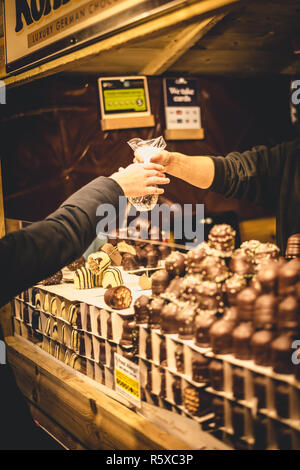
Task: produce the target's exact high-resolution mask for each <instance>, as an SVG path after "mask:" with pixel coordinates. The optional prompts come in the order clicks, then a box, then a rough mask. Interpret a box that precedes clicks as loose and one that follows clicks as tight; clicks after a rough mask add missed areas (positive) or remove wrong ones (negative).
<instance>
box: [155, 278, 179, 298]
mask: <svg viewBox="0 0 300 470" xmlns="http://www.w3.org/2000/svg"><path fill="white" fill-rule="evenodd" d="M183 283H184V280H183V279H182V278H180V277H175V279H173V280H172V281H171V282H170V284H169V285H168V287H167V289H166V290H165V292H164V293H163V294H161V296H162V297H163V298H164V299H167V300H171V301H172V300H177V299H179V298H180V297H181V295H182V292H183V289H184V284H183Z"/></svg>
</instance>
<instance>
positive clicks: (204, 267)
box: [201, 256, 229, 282]
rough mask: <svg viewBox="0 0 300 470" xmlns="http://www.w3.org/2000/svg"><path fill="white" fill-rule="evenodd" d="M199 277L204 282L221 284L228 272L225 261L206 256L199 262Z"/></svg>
mask: <svg viewBox="0 0 300 470" xmlns="http://www.w3.org/2000/svg"><path fill="white" fill-rule="evenodd" d="M201 275H202V277H203V279H204V280H206V281H214V282H223V281H225V279H227V278H228V276H229V272H228V269H227V266H226V264H225V261H224V260H222V259H220V258H216V257H215V256H207V257H206V258H204V259H203V260H202V261H201Z"/></svg>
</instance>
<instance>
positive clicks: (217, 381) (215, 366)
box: [209, 361, 224, 392]
mask: <svg viewBox="0 0 300 470" xmlns="http://www.w3.org/2000/svg"><path fill="white" fill-rule="evenodd" d="M209 378H210V382H211V386H212V388H213V389H214V390H217V391H218V392H222V391H223V390H224V370H223V363H222V362H221V361H211V362H210V364H209Z"/></svg>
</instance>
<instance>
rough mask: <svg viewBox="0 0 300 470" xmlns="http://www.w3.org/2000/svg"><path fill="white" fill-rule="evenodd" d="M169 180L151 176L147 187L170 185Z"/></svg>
mask: <svg viewBox="0 0 300 470" xmlns="http://www.w3.org/2000/svg"><path fill="white" fill-rule="evenodd" d="M169 183H170V180H169V178H159V177H158V176H151V177H150V178H148V179H147V182H146V185H147V186H149V185H151V186H152V185H153V184H169Z"/></svg>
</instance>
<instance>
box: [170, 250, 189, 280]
mask: <svg viewBox="0 0 300 470" xmlns="http://www.w3.org/2000/svg"><path fill="white" fill-rule="evenodd" d="M185 258H186V256H185V255H184V254H183V253H180V252H179V251H173V252H172V253H171V254H170V255H169V256H168V257H167V258H166V259H165V268H166V270H167V271H168V273H169V275H170V276H172V277H174V276H182V275H183V274H184V273H185Z"/></svg>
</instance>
